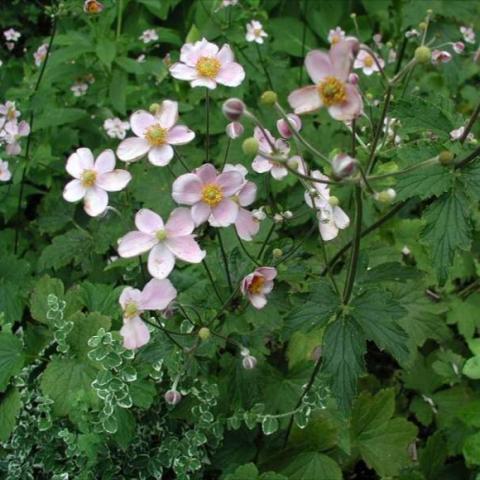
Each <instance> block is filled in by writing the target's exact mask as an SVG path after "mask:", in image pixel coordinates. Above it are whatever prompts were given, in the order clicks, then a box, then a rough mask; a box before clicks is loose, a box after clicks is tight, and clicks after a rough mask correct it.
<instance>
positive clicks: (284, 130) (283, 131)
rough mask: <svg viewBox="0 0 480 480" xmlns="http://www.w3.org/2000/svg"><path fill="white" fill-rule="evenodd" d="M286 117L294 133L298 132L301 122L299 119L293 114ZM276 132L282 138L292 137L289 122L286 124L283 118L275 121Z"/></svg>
mask: <svg viewBox="0 0 480 480" xmlns="http://www.w3.org/2000/svg"><path fill="white" fill-rule="evenodd" d="M287 117H288V119H289V120H290V124H292V125H293V126H294V127H295V131H297V132H298V131H300V129H301V128H302V121H301V120H300V117H299V116H298V115H295V114H294V113H289V114H288V115H287ZM277 130H278V133H279V134H280V135H281V136H282V137H283V138H287V139H288V138H291V137H292V135H293V132H292V131H291V130H290V125H289V122H287V121H286V120H285V119H284V118H280V119H279V120H277Z"/></svg>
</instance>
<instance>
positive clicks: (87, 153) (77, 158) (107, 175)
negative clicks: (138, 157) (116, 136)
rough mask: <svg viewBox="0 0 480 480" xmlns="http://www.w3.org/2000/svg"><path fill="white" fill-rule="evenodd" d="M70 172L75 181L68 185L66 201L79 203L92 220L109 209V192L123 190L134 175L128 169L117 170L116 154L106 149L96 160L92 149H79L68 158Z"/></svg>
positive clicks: (66, 187) (65, 189) (67, 167)
mask: <svg viewBox="0 0 480 480" xmlns="http://www.w3.org/2000/svg"><path fill="white" fill-rule="evenodd" d="M66 169H67V172H68V173H69V174H70V175H71V176H72V177H73V178H74V180H72V181H71V182H69V183H67V185H65V188H64V190H63V198H64V199H65V200H66V201H67V202H78V201H79V200H81V199H82V198H83V208H84V210H85V212H86V213H87V214H88V215H90V216H91V217H96V216H97V215H100V214H101V213H103V212H104V211H105V210H106V209H107V206H108V194H107V192H119V191H120V190H123V189H124V188H125V187H126V186H127V184H128V182H130V180H131V179H132V176H131V175H130V173H129V172H127V171H126V170H115V154H114V153H113V151H112V150H104V151H103V152H102V153H101V154H100V155H99V156H98V157H97V159H96V160H94V157H93V153H92V151H91V150H90V149H89V148H79V149H77V151H76V152H75V153H72V154H71V155H70V157H68V160H67V165H66Z"/></svg>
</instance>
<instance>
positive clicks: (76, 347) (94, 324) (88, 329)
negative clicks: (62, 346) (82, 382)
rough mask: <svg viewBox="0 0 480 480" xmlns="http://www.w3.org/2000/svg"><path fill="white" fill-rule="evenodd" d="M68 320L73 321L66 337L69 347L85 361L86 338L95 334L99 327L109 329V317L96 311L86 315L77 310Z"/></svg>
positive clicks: (88, 349)
mask: <svg viewBox="0 0 480 480" xmlns="http://www.w3.org/2000/svg"><path fill="white" fill-rule="evenodd" d="M69 321H71V322H73V328H72V330H71V332H70V333H69V334H68V337H67V341H68V343H69V345H70V348H71V349H72V352H74V353H75V354H76V355H77V356H78V357H79V358H81V359H83V360H85V361H87V358H88V357H87V354H88V352H89V351H90V347H89V346H88V340H89V339H90V338H91V337H93V336H94V335H96V334H97V332H98V330H99V329H100V328H103V329H105V330H107V331H108V330H110V326H111V321H110V318H109V317H106V316H104V315H101V314H100V313H97V312H92V313H89V314H88V315H85V314H84V313H82V312H77V313H76V314H74V315H72V316H70V317H69Z"/></svg>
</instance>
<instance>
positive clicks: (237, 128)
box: [225, 122, 245, 140]
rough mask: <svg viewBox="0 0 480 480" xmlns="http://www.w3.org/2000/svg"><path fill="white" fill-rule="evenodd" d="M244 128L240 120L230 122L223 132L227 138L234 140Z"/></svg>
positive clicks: (240, 134)
mask: <svg viewBox="0 0 480 480" xmlns="http://www.w3.org/2000/svg"><path fill="white" fill-rule="evenodd" d="M244 130H245V129H244V128H243V125H242V124H241V123H240V122H230V123H229V124H228V125H227V127H226V129H225V133H226V134H227V137H228V138H231V139H232V140H235V139H236V138H238V137H241V136H242V135H243V132H244Z"/></svg>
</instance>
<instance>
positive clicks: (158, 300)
mask: <svg viewBox="0 0 480 480" xmlns="http://www.w3.org/2000/svg"><path fill="white" fill-rule="evenodd" d="M176 296H177V290H176V289H175V287H174V286H173V285H172V283H171V282H170V280H168V279H167V278H165V279H163V280H159V279H158V278H153V279H152V280H150V281H149V282H148V283H147V284H146V285H145V287H144V288H143V291H142V293H141V297H140V302H139V307H140V308H141V309H142V310H164V309H165V308H167V307H168V304H169V303H170V302H171V301H172V300H174V299H175V298H176Z"/></svg>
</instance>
